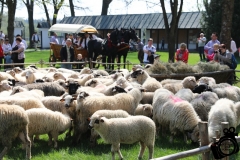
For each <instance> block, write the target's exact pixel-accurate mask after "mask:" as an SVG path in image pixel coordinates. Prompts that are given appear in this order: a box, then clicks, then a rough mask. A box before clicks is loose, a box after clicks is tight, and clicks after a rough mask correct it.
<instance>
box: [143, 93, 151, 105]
mask: <svg viewBox="0 0 240 160" xmlns="http://www.w3.org/2000/svg"><path fill="white" fill-rule="evenodd" d="M153 96H154V92H143V98H142V100H141V101H140V103H141V104H152V103H153Z"/></svg>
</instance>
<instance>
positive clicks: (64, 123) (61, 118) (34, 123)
mask: <svg viewBox="0 0 240 160" xmlns="http://www.w3.org/2000/svg"><path fill="white" fill-rule="evenodd" d="M26 114H27V115H28V118H29V125H28V129H29V137H30V139H31V141H32V142H33V135H35V134H37V135H41V134H48V137H49V141H48V145H52V138H53V139H54V148H57V147H58V145H57V139H58V135H59V134H61V133H64V132H65V131H66V130H67V129H68V128H70V127H71V119H70V117H69V116H67V115H63V114H62V113H60V112H57V111H55V112H54V111H51V110H49V109H47V108H32V109H29V110H27V111H26ZM32 145H34V144H33V143H32Z"/></svg>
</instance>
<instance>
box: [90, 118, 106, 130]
mask: <svg viewBox="0 0 240 160" xmlns="http://www.w3.org/2000/svg"><path fill="white" fill-rule="evenodd" d="M105 120H106V118H105V117H102V116H100V115H95V116H93V117H91V118H90V123H89V128H90V129H97V128H99V125H100V124H101V123H104V121H105Z"/></svg>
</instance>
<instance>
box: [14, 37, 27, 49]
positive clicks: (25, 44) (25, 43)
mask: <svg viewBox="0 0 240 160" xmlns="http://www.w3.org/2000/svg"><path fill="white" fill-rule="evenodd" d="M16 38H20V39H21V40H22V41H21V43H23V44H24V47H25V49H24V50H26V49H27V48H28V45H27V42H26V41H25V40H24V39H23V38H22V37H21V35H20V34H17V35H16ZM16 45H17V43H16V41H14V42H13V44H12V48H13V47H15V46H16Z"/></svg>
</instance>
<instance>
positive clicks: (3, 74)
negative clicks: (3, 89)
mask: <svg viewBox="0 0 240 160" xmlns="http://www.w3.org/2000/svg"><path fill="white" fill-rule="evenodd" d="M8 79H14V77H13V76H11V75H10V74H8V73H6V72H0V81H3V80H8Z"/></svg>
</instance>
